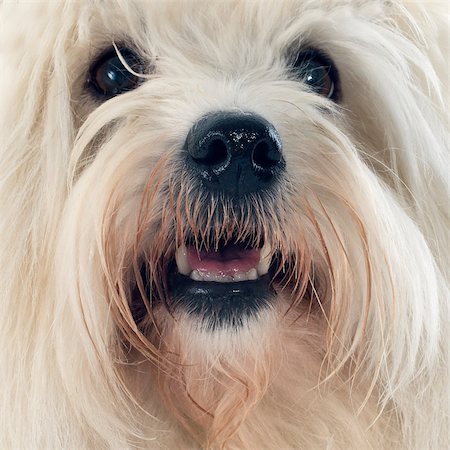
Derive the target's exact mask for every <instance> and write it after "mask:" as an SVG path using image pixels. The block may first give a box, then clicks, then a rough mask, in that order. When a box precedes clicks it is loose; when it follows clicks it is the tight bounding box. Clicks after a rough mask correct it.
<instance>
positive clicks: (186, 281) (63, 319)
mask: <svg viewBox="0 0 450 450" xmlns="http://www.w3.org/2000/svg"><path fill="white" fill-rule="evenodd" d="M7 7H8V5H6V4H5V5H4V8H7ZM27 8H29V9H28V11H29V12H30V11H31V12H32V15H33V17H34V18H35V19H34V22H33V26H32V27H31V29H30V30H28V33H23V32H21V33H20V34H19V35H18V36H19V37H18V38H17V39H19V38H20V39H22V40H23V41H21V48H22V50H21V53H20V57H17V55H15V54H13V52H12V51H11V49H10V50H9V52H8V53H6V54H7V56H8V60H9V61H11V62H12V63H11V64H10V67H9V66H8V67H7V71H6V72H5V73H6V76H5V80H10V79H14V80H15V81H14V85H13V86H10V89H9V88H8V90H5V94H4V97H3V98H5V99H6V104H7V105H9V107H8V111H6V114H3V116H4V118H3V119H2V120H3V124H2V126H4V127H5V128H4V129H5V130H6V129H7V128H9V129H10V130H11V133H10V134H9V136H8V137H7V138H6V141H7V142H6V145H5V148H6V149H7V152H6V153H7V155H8V158H9V159H7V161H6V162H2V164H3V165H5V164H6V166H8V164H9V166H10V167H12V168H14V176H15V177H18V179H17V180H16V181H14V182H13V183H12V185H14V186H17V185H19V184H20V193H21V196H20V199H13V200H11V199H9V201H11V202H12V203H11V204H14V202H16V203H15V205H16V207H15V209H14V208H13V207H11V212H12V211H13V210H14V211H15V212H16V214H17V215H18V217H20V218H21V220H23V225H22V224H21V226H23V227H25V228H26V233H25V232H24V233H23V234H22V233H17V234H20V239H19V243H18V245H19V248H20V249H22V250H21V251H19V252H18V253H19V255H18V258H19V257H20V254H22V253H23V254H27V255H30V251H31V252H33V253H32V257H31V256H30V259H31V261H28V262H27V263H24V262H22V263H21V264H25V266H23V267H31V269H29V270H30V271H31V272H32V273H33V274H35V276H33V282H34V283H35V284H34V286H31V285H27V283H25V285H26V287H24V288H23V289H24V291H23V292H28V293H32V295H33V296H35V297H36V298H39V297H40V296H41V297H43V298H44V297H45V300H44V299H42V300H41V298H39V301H40V302H43V303H44V305H41V306H40V308H43V309H44V308H45V310H46V311H47V313H48V316H49V317H51V319H49V320H50V322H49V323H50V324H51V326H52V333H53V334H52V335H53V336H54V342H55V348H56V350H55V355H56V358H57V361H58V362H59V366H60V372H61V373H62V374H63V377H62V378H63V382H62V383H63V385H64V388H63V389H64V391H65V392H68V393H69V394H72V395H73V394H74V393H75V392H76V393H77V394H76V395H75V397H74V398H76V400H74V399H72V400H71V404H72V406H73V407H74V408H75V409H77V410H78V411H81V413H80V414H81V415H80V417H82V421H83V423H85V424H87V425H86V426H89V427H90V429H95V431H96V432H97V433H99V434H100V435H101V436H102V439H105V440H108V439H109V438H110V437H111V436H114V439H116V438H117V439H118V436H119V435H120V436H122V438H123V436H125V434H126V433H127V432H130V429H132V428H131V427H130V423H132V420H131V418H132V417H135V416H137V415H138V414H137V413H136V411H134V410H133V409H132V407H131V406H130V404H131V405H139V407H140V408H143V409H144V410H146V411H147V412H149V413H151V414H157V415H158V414H159V415H160V416H161V417H167V414H168V416H169V417H170V416H173V415H174V416H175V417H176V418H177V419H178V420H179V421H180V422H181V423H182V425H183V426H184V427H185V428H186V429H188V430H189V431H190V432H191V434H192V435H193V436H194V437H195V438H196V439H198V440H200V441H201V442H207V443H208V445H215V444H217V445H223V444H224V443H225V442H229V440H230V439H231V438H232V437H233V436H234V438H235V439H237V440H236V442H237V443H238V445H239V443H240V445H248V443H249V442H256V443H257V442H262V443H264V436H266V435H265V433H264V430H260V431H258V433H259V434H258V436H262V437H261V439H262V440H261V441H259V440H258V439H260V437H258V438H254V439H255V440H253V441H252V440H251V439H249V438H248V436H247V435H246V433H249V431H246V429H245V427H243V425H242V423H243V422H244V420H245V419H246V418H247V419H248V420H249V421H250V423H252V422H251V417H256V418H257V419H255V422H254V423H253V426H260V425H255V424H258V423H259V422H258V420H260V419H258V417H264V421H262V422H261V423H263V424H264V423H267V421H268V417H269V415H270V414H275V415H279V417H281V418H282V419H280V420H279V421H280V422H282V423H283V424H284V425H280V430H281V431H274V430H272V433H274V435H273V436H275V435H276V433H277V432H280V433H281V434H280V436H281V435H282V433H283V432H284V431H283V429H284V428H283V426H284V427H287V429H290V430H291V429H300V428H301V426H300V424H302V423H305V422H307V418H305V417H304V418H303V419H302V418H301V416H302V414H304V412H303V413H301V414H300V413H298V412H296V414H295V415H294V417H291V414H290V411H291V409H292V408H294V405H297V406H295V409H297V408H300V406H299V405H298V404H297V403H296V402H298V401H299V399H300V398H302V399H303V401H304V402H305V405H306V406H305V407H304V410H306V409H308V408H310V411H312V415H313V416H314V417H316V416H318V415H319V411H321V410H323V409H324V408H325V406H324V405H328V407H330V410H327V414H329V420H328V419H324V418H323V417H322V418H321V420H322V421H323V422H321V425H320V426H325V428H327V427H329V428H332V426H331V425H330V424H331V423H332V422H333V421H339V420H340V419H341V417H340V415H341V414H342V411H344V410H345V411H350V410H352V407H351V401H350V395H349V394H348V392H349V391H351V390H352V389H354V392H355V394H354V397H355V399H356V403H357V405H356V406H355V409H358V408H359V407H361V408H362V406H363V405H366V404H368V405H371V407H372V410H371V414H372V415H370V414H369V415H368V418H366V419H364V420H366V422H367V424H369V423H370V420H374V419H375V417H376V416H377V412H376V407H375V406H376V404H377V402H378V401H380V408H381V409H382V408H383V407H384V406H385V405H386V404H387V403H388V402H389V401H391V400H392V395H393V387H394V386H395V387H396V388H398V389H401V387H402V386H404V385H405V386H406V385H407V384H408V383H409V381H410V380H411V379H413V378H414V377H415V376H416V373H417V371H420V368H421V367H422V368H424V367H425V365H426V364H428V363H430V364H431V362H430V361H431V360H433V358H434V357H435V356H436V355H435V352H434V350H433V349H435V348H436V346H437V344H436V342H437V339H438V334H439V333H437V332H434V331H433V329H432V327H431V325H432V324H435V323H436V321H437V320H438V316H439V307H438V297H439V288H438V286H439V269H438V265H439V264H442V263H443V262H442V260H439V252H438V250H437V249H438V248H439V245H440V242H442V239H443V237H444V229H443V227H442V228H440V227H441V225H440V223H441V222H440V220H441V215H442V209H441V208H442V205H440V198H441V199H442V198H446V197H444V196H442V197H439V196H440V195H445V194H443V193H442V192H444V191H445V189H446V187H445V180H444V177H443V168H442V161H443V159H442V158H443V151H442V148H443V142H444V136H443V133H442V131H441V130H442V125H440V123H442V122H441V120H442V117H441V116H440V113H439V107H437V106H436V105H439V102H440V101H442V99H441V98H440V97H439V95H440V86H439V81H438V75H439V73H437V72H436V70H437V71H438V72H439V63H438V59H439V53H438V49H437V48H436V49H433V48H431V49H430V48H428V50H427V51H428V54H429V56H426V55H425V48H426V47H427V45H429V42H431V40H432V39H433V36H432V35H431V34H430V35H429V34H427V33H428V29H426V28H423V29H420V28H419V25H418V24H419V23H422V21H423V19H420V20H419V22H414V20H413V19H412V18H411V17H410V15H409V13H406V12H405V11H404V10H403V7H402V6H400V5H397V4H396V3H395V2H382V1H367V2H359V3H357V2H346V1H342V2H335V4H332V2H325V1H323V2H322V1H320V2H319V1H317V2H306V1H295V2H291V1H289V2H213V3H211V2H205V3H197V2H195V3H188V2H182V3H176V4H175V3H172V2H169V3H165V2H151V3H150V2H149V3H146V2H126V3H123V2H117V3H115V2H114V3H112V2H108V3H104V2H93V3H86V4H81V3H67V4H63V3H61V4H59V3H58V4H55V3H49V4H48V5H47V6H46V7H45V8H44V7H42V6H39V8H40V9H39V11H37V10H36V11H35V10H34V7H31V6H29V5H28V6H27ZM420 13H421V14H422V13H423V11H421V12H420ZM17 14H21V15H23V14H24V12H23V10H20V9H19V10H18V13H17ZM13 23H14V22H13ZM30 24H31V23H30ZM419 30H421V31H420V32H421V33H422V34H419ZM7 32H8V34H9V35H13V36H16V33H17V32H16V30H13V29H11V26H10V25H9V27H8V31H7ZM10 39H11V37H10ZM434 50H436V52H435V53H434ZM13 63H14V64H13ZM433 64H434V65H433ZM9 69H11V70H10V71H8V70H9ZM8 77H9V78H8ZM2 112H4V111H3V110H2ZM13 150H14V151H13ZM10 173H12V172H10ZM430 178H432V181H430V182H428V180H429V179H430ZM20 201H21V202H22V203H20ZM19 204H20V205H22V206H20V207H19V206H17V205H19ZM15 244H17V242H16V243H15ZM8 245H9V244H8ZM11 245H13V243H11ZM10 254H11V252H10ZM440 257H441V258H442V255H441V256H440ZM33 258H34V259H33ZM16 269H17V267H16ZM22 269H23V268H22ZM44 269H45V270H44ZM425 298H426V301H425V300H424V299H425ZM424 354H427V355H429V358H430V361H423V360H422V355H424ZM349 380H352V383H351V384H352V386H353V387H352V388H348V387H346V383H347V382H348V381H349ZM328 383H331V385H332V386H333V389H337V390H339V392H340V393H339V395H338V394H336V393H335V392H333V393H331V394H324V398H325V400H324V398H323V399H322V400H321V401H322V403H320V402H319V401H318V400H317V398H316V397H315V394H314V393H315V392H318V391H320V389H319V387H320V386H322V387H323V386H327V384H328ZM355 386H356V387H355ZM323 389H326V388H325V387H323ZM267 392H268V394H267V395H266V396H265V394H266V393H267ZM346 392H347V394H345V393H346ZM375 392H376V393H377V394H375ZM271 393H272V394H271ZM291 394H292V395H293V396H294V397H295V399H294V400H293V401H291V399H289V396H290V395H291ZM274 395H275V396H278V397H277V398H274V397H273V396H274ZM327 395H328V397H327ZM93 396H94V397H95V398H96V400H95V402H94V403H95V405H96V406H92V404H90V406H87V405H88V404H89V399H90V398H91V399H92V397H93ZM264 396H265V397H264ZM263 397H264V400H263V401H262V402H261V399H262V398H263ZM111 398H115V401H116V402H117V405H120V406H117V405H116V406H113V405H111V404H109V403H108V402H109V400H110V399H111ZM160 398H162V399H163V400H164V404H165V407H166V412H162V411H160V409H159V406H158V405H159V403H158V401H159V400H157V399H160ZM327 398H328V400H326V399H327ZM337 398H339V402H338V401H337V400H336V399H337ZM130 399H131V403H130ZM370 399H372V400H370ZM133 402H135V403H133ZM315 402H316V403H317V404H318V405H319V406H314V405H315V404H316V403H315ZM327 402H328V403H327ZM337 403H341V406H340V407H337V406H336V405H337ZM256 405H259V406H258V408H259V410H260V411H265V412H264V413H261V416H258V415H255V414H256V413H254V415H253V416H251V414H252V411H254V409H255V406H256ZM330 405H333V407H336V409H335V410H334V411H333V410H332V409H333V408H331V406H330ZM328 407H327V408H328ZM264 408H266V409H264ZM100 410H101V414H102V419H99V417H98V414H99V411H100ZM304 410H303V411H304ZM354 415H355V417H356V416H357V414H356V413H354ZM248 417H250V419H249V418H248ZM146 420H150V419H148V418H147V419H146ZM274 420H275V422H276V421H277V420H278V419H276V418H275V419H274ZM355 420H356V419H355ZM358 420H359V419H358ZM312 422H313V423H315V422H314V418H313V420H312ZM100 423H101V426H100V425H99V424H100ZM136 423H138V422H137V421H136ZM136 423H135V424H133V425H135V426H136V430H138V431H136V430H135V433H138V432H141V431H142V428H140V427H141V423H140V422H139V424H138V425H136ZM147 423H148V422H147ZM317 423H318V422H317ZM323 424H325V425H323ZM311 426H312V427H313V429H314V426H313V425H311ZM317 426H318V427H319V425H317ZM127 427H130V429H128V430H127V429H126V428H127ZM150 428H151V427H150ZM319 428H320V427H319ZM151 429H152V432H155V431H154V428H151ZM112 430H114V431H112ZM139 430H140V431H139ZM355 430H356V428H355ZM355 430H352V436H356V435H357V431H355ZM121 433H122V434H121ZM300 434H301V433H300V432H299V436H300ZM311 434H312V432H311ZM319 434H320V433H319V432H318V435H319ZM280 436H278V435H276V436H275V437H274V438H273V439H274V441H273V442H274V445H275V443H276V442H282V440H281V439H282V438H281V437H280ZM123 439H125V438H123ZM127 439H128V438H127ZM277 439H278V440H277ZM355 439H356V438H355ZM376 439H378V437H377V438H376ZM286 442H287V443H289V441H286ZM293 442H294V444H295V443H298V442H304V443H305V445H307V443H310V444H311V442H316V443H319V442H321V441H320V437H318V438H317V441H314V439H313V438H312V437H311V436H309V437H305V438H304V441H301V438H300V437H298V440H297V441H293ZM343 442H344V441H343ZM355 442H356V441H355ZM255 445H256V444H255ZM286 445H288V444H286ZM254 448H256V447H254Z"/></svg>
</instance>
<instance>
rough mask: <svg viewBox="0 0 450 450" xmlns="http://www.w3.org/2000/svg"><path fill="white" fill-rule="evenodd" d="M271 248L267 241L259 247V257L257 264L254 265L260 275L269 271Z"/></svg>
mask: <svg viewBox="0 0 450 450" xmlns="http://www.w3.org/2000/svg"><path fill="white" fill-rule="evenodd" d="M271 250H272V249H271V247H270V244H268V243H265V244H264V247H263V248H262V249H261V258H260V260H259V263H258V266H257V267H256V270H257V272H258V275H259V276H260V277H261V276H263V275H265V274H266V273H267V272H268V271H269V267H270V262H271V260H272V258H271V253H272V252H271Z"/></svg>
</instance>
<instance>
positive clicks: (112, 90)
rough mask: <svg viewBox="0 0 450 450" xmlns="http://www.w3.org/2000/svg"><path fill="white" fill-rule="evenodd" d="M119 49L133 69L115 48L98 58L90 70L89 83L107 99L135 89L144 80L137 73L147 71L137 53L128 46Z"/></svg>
mask: <svg viewBox="0 0 450 450" xmlns="http://www.w3.org/2000/svg"><path fill="white" fill-rule="evenodd" d="M118 50H119V53H120V55H121V57H122V58H123V60H124V61H125V62H126V64H127V65H128V66H129V68H130V69H131V70H132V71H130V70H129V69H128V67H125V65H124V64H123V63H122V61H121V59H120V58H119V55H118V53H117V51H116V49H115V48H112V49H111V50H109V51H108V52H106V53H104V54H103V55H102V56H101V57H100V58H99V59H97V61H95V62H94V64H93V65H92V66H91V69H90V71H89V80H88V85H89V86H91V87H92V89H93V90H94V91H95V92H96V93H97V94H100V95H101V96H102V97H103V98H105V99H108V98H111V97H114V96H116V95H119V94H122V93H124V92H127V91H131V90H133V89H135V88H136V87H137V86H138V85H139V84H140V83H141V82H142V80H143V78H142V77H139V76H138V75H136V74H144V73H145V69H146V67H145V65H144V63H143V61H142V60H141V59H140V58H139V56H138V55H136V53H134V52H133V51H132V50H130V49H128V48H120V49H118ZM133 72H134V73H133Z"/></svg>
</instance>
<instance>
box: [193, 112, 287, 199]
mask: <svg viewBox="0 0 450 450" xmlns="http://www.w3.org/2000/svg"><path fill="white" fill-rule="evenodd" d="M185 148H186V150H187V152H188V154H189V157H188V160H189V166H190V167H191V169H192V170H193V171H194V172H195V173H196V175H197V176H199V177H200V178H201V179H202V181H203V184H204V185H205V187H206V188H207V189H209V190H210V191H214V192H223V193H226V194H229V195H231V196H239V195H243V194H248V193H250V192H256V191H259V190H262V189H265V188H267V187H269V186H270V185H271V184H273V183H274V181H276V180H277V178H279V176H280V174H281V173H282V172H283V170H284V167H285V163H284V159H283V155H282V153H281V140H280V137H279V136H278V133H277V131H276V129H275V128H274V126H273V125H272V124H271V123H269V122H268V121H267V120H265V119H263V118H262V117H260V116H257V115H255V114H243V113H233V112H217V113H213V114H209V115H207V116H204V117H203V118H201V119H200V120H199V121H198V122H196V123H195V124H194V126H193V127H192V128H191V129H190V131H189V133H188V135H187V138H186V144H185Z"/></svg>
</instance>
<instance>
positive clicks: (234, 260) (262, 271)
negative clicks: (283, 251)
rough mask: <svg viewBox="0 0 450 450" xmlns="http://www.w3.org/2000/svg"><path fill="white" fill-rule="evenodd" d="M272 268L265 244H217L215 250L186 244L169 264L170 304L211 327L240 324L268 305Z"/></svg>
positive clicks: (190, 243) (268, 246)
mask: <svg viewBox="0 0 450 450" xmlns="http://www.w3.org/2000/svg"><path fill="white" fill-rule="evenodd" d="M273 265H274V258H272V249H271V246H270V244H269V243H267V242H266V243H263V242H260V243H258V244H256V245H255V244H254V243H253V242H252V240H247V241H237V240H229V241H219V243H218V244H216V245H215V246H214V247H213V248H198V247H197V246H196V245H195V244H194V243H193V242H188V243H186V244H184V245H181V246H179V247H178V248H177V250H176V252H175V257H174V260H173V261H172V263H171V264H170V265H169V273H168V281H169V283H168V287H169V292H170V303H171V305H172V306H173V307H174V308H183V309H184V311H185V312H187V313H188V314H195V315H199V316H201V318H202V319H203V321H204V322H206V323H207V324H208V325H209V326H212V327H216V326H222V325H229V324H233V325H238V324H242V323H243V321H244V320H246V319H248V318H249V317H251V316H255V315H256V314H257V313H258V312H259V311H260V310H261V309H263V308H265V307H267V306H268V305H269V304H270V300H271V299H272V298H273V296H274V291H273V287H272V283H271V280H272V276H271V275H270V274H269V272H270V271H271V267H272V266H273Z"/></svg>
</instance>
